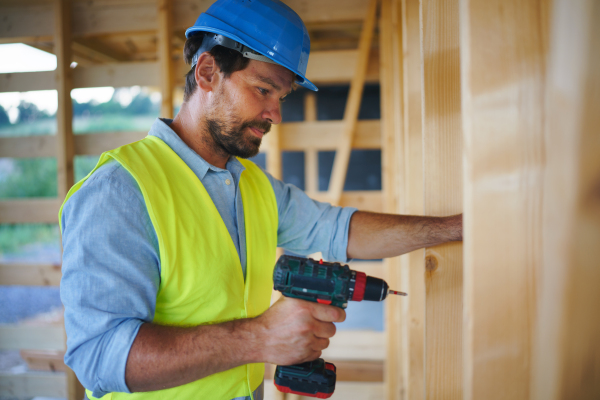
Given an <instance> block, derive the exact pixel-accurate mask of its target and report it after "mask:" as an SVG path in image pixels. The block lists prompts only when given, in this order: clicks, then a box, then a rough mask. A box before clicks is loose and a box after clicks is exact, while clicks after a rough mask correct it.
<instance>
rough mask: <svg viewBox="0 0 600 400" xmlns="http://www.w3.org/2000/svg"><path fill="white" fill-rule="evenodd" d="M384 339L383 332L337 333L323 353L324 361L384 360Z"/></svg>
mask: <svg viewBox="0 0 600 400" xmlns="http://www.w3.org/2000/svg"><path fill="white" fill-rule="evenodd" d="M385 353H386V352H385V338H384V333H383V332H375V331H366V330H361V331H339V332H337V333H336V334H335V336H334V337H333V338H331V340H330V343H329V347H328V348H326V349H325V350H324V351H323V354H322V356H321V357H322V358H324V359H325V360H343V361H357V360H371V361H383V360H384V359H385Z"/></svg>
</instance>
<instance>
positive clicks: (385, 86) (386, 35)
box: [379, 0, 407, 400]
mask: <svg viewBox="0 0 600 400" xmlns="http://www.w3.org/2000/svg"><path fill="white" fill-rule="evenodd" d="M400 11H401V2H400V1H399V0H382V1H381V17H380V23H379V32H380V35H379V39H380V44H379V48H380V51H379V57H380V59H379V67H380V74H379V76H380V88H381V143H382V146H381V161H382V162H381V164H382V165H381V168H382V183H383V185H382V186H383V188H382V189H383V196H384V199H383V201H384V211H385V212H387V213H394V214H396V213H399V212H400V210H401V208H402V205H403V204H401V203H403V201H402V200H401V193H403V189H404V169H403V166H404V154H403V153H404V149H403V144H404V143H403V140H402V139H403V138H402V133H403V132H402V131H403V123H402V120H403V115H402V114H403V104H402V102H403V76H402V67H403V65H402V23H401V15H400ZM400 266H401V262H400V258H399V257H395V258H388V259H385V260H384V269H385V274H386V281H387V282H388V284H389V285H390V286H393V287H401V286H402V284H403V282H402V280H401V279H400V275H401V270H400ZM401 290H403V289H401ZM405 301H406V299H402V301H401V302H398V301H391V302H387V303H386V304H385V317H386V324H385V329H386V330H385V333H386V346H387V351H386V353H387V355H386V359H385V370H384V373H385V376H384V383H385V386H384V389H385V397H386V399H390V400H391V399H403V398H404V395H405V394H406V383H407V382H406V381H407V371H406V370H405V364H404V363H403V360H404V358H405V357H406V355H405V351H406V350H407V349H406V348H405V347H404V346H403V343H404V342H405V340H404V339H405V334H406V332H405V331H404V330H403V326H404V325H405V324H406V321H407V315H406V312H405V311H406V310H407V308H405V307H404V304H405Z"/></svg>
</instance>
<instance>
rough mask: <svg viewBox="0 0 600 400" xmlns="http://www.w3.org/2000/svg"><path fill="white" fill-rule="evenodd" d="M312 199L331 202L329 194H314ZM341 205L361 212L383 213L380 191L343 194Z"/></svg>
mask: <svg viewBox="0 0 600 400" xmlns="http://www.w3.org/2000/svg"><path fill="white" fill-rule="evenodd" d="M310 197H311V198H313V199H315V200H317V201H324V202H330V199H329V196H328V194H327V192H317V193H313V194H312V195H311V196H310ZM339 205H340V206H342V207H356V208H358V209H359V210H364V211H372V212H383V198H382V195H381V192H380V191H376V190H372V191H371V190H369V191H351V192H350V191H349V192H344V193H342V197H341V199H340V202H339Z"/></svg>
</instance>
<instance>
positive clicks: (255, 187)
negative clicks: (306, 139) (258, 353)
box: [59, 136, 278, 400]
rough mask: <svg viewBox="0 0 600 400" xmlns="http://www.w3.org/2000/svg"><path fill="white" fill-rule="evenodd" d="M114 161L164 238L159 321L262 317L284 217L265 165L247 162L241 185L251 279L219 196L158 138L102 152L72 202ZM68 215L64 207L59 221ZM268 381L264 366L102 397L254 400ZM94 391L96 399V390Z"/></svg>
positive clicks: (173, 323)
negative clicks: (280, 220) (247, 398)
mask: <svg viewBox="0 0 600 400" xmlns="http://www.w3.org/2000/svg"><path fill="white" fill-rule="evenodd" d="M111 159H114V160H116V161H118V162H119V163H120V164H121V165H122V166H123V167H124V168H125V169H126V170H127V171H129V173H131V175H132V176H133V177H134V178H135V180H136V181H137V183H138V185H139V187H140V190H141V192H142V195H143V196H144V200H145V202H146V207H147V209H148V214H149V215H150V219H151V220H152V224H153V225H154V228H155V231H156V235H157V237H158V245H159V251H160V266H161V271H160V287H159V290H158V294H157V298H156V311H155V315H154V320H153V322H154V323H156V324H160V325H171V326H196V325H202V324H215V323H219V322H223V321H229V320H233V319H239V318H251V317H256V316H258V315H260V314H262V313H263V312H264V311H266V310H267V308H269V302H270V296H271V289H272V287H273V277H272V273H273V266H274V265H275V251H276V247H277V225H278V213H277V202H276V200H275V193H274V192H273V188H272V186H271V184H270V182H269V180H268V178H267V176H266V175H265V174H264V173H263V172H262V171H261V170H260V168H258V167H257V166H256V165H255V164H254V163H252V162H251V161H247V160H241V159H240V162H241V163H242V165H243V166H244V167H245V170H244V171H243V172H242V174H241V177H240V183H239V187H240V192H241V196H242V202H243V204H244V222H245V227H246V249H247V268H246V280H245V282H244V276H243V273H242V267H241V264H240V259H239V257H238V253H237V251H236V248H235V245H234V244H233V241H232V240H231V236H230V235H229V232H228V231H227V228H226V226H225V223H224V222H223V220H222V219H221V216H220V215H219V212H218V211H217V208H216V207H215V205H214V203H213V201H212V199H211V198H210V196H209V195H208V193H207V192H206V189H205V188H204V186H203V185H202V183H201V182H200V180H199V179H198V178H197V176H196V175H195V174H194V173H193V172H192V170H191V169H190V168H189V167H188V166H187V165H186V164H185V163H184V162H183V160H182V159H181V158H180V157H179V156H178V155H177V154H176V153H175V152H174V151H173V150H172V149H171V148H170V147H169V146H168V145H167V144H166V143H164V142H163V141H162V140H160V139H158V138H157V137H154V136H147V137H146V138H145V139H143V140H140V141H139V142H135V143H132V144H130V145H126V146H123V147H120V148H118V149H116V150H112V151H109V152H106V153H104V154H102V156H101V157H100V160H99V161H98V165H96V167H95V168H94V170H93V171H92V172H90V174H89V175H88V176H87V177H86V178H84V179H83V180H82V181H80V182H78V183H77V184H75V185H74V186H73V187H72V188H71V190H70V191H69V193H68V194H67V197H66V199H65V203H66V202H67V201H68V200H69V198H70V197H71V196H72V195H73V193H75V192H76V191H77V190H79V188H81V185H82V184H83V183H84V182H85V180H86V179H88V178H89V177H90V176H91V175H92V174H93V173H94V171H95V170H96V169H98V168H99V167H100V166H101V165H103V164H105V163H106V162H108V161H109V160H111ZM65 203H63V207H64V204H65ZM61 215H62V207H61V209H60V213H59V221H60V220H61V218H60V217H61ZM61 229H62V227H61ZM263 377H264V364H262V363H260V364H248V365H242V366H239V367H236V368H233V369H230V370H227V371H223V372H219V373H216V374H214V375H210V376H208V377H206V378H203V379H199V380H197V381H195V382H191V383H188V384H185V385H182V386H178V387H174V388H171V389H165V390H159V391H154V392H145V393H133V394H126V393H116V392H115V393H110V394H107V395H105V396H103V397H102V399H103V400H104V399H113V400H118V399H144V400H146V399H217V400H218V399H223V400H229V399H233V398H235V397H242V396H252V392H253V391H254V390H256V389H257V388H258V386H259V385H260V384H261V383H262V381H263ZM86 393H87V396H88V397H89V398H90V399H95V397H92V393H91V392H90V391H89V390H87V391H86Z"/></svg>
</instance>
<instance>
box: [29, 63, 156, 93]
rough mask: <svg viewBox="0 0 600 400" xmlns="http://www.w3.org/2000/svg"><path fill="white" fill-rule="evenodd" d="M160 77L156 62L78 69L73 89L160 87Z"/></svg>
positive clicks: (74, 75)
mask: <svg viewBox="0 0 600 400" xmlns="http://www.w3.org/2000/svg"><path fill="white" fill-rule="evenodd" d="M159 76H160V75H159V64H158V63H157V62H155V61H141V62H127V63H112V64H102V65H94V66H86V67H77V68H75V69H74V70H73V88H87V87H102V86H112V87H125V86H135V85H139V86H158V85H159V82H160V78H159ZM30 90H31V89H30Z"/></svg>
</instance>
